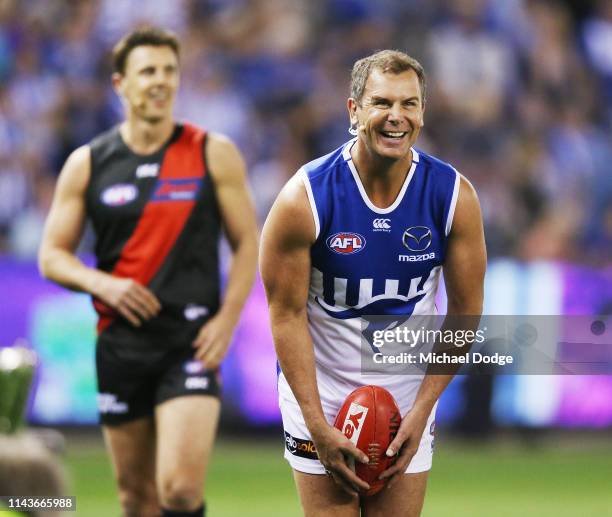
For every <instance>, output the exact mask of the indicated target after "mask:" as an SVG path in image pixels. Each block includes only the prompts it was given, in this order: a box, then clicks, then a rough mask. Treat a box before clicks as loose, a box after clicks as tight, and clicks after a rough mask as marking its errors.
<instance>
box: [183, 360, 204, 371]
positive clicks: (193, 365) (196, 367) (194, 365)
mask: <svg viewBox="0 0 612 517" xmlns="http://www.w3.org/2000/svg"><path fill="white" fill-rule="evenodd" d="M183 370H184V372H185V373H186V374H188V375H197V374H198V373H202V372H203V371H204V365H203V364H202V362H201V361H196V360H195V359H194V360H193V361H187V362H186V363H185V364H184V365H183Z"/></svg>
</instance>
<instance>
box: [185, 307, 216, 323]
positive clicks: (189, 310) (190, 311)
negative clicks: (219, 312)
mask: <svg viewBox="0 0 612 517" xmlns="http://www.w3.org/2000/svg"><path fill="white" fill-rule="evenodd" d="M209 312H210V311H209V310H208V307H205V306H204V305H197V304H195V303H190V304H188V305H187V306H186V307H185V311H184V312H183V314H184V316H185V319H186V320H188V321H194V320H197V319H198V318H201V317H203V316H207V315H208V313H209Z"/></svg>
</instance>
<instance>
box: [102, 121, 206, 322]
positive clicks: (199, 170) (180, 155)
mask: <svg viewBox="0 0 612 517" xmlns="http://www.w3.org/2000/svg"><path fill="white" fill-rule="evenodd" d="M204 135H205V133H204V131H202V130H201V129H199V128H196V127H194V126H191V125H188V124H185V125H184V126H183V130H182V132H181V135H180V137H179V138H178V140H177V141H176V142H174V143H172V144H170V146H169V147H168V149H167V150H166V153H165V155H164V158H163V162H162V166H161V170H160V173H159V177H158V180H157V181H158V185H156V187H155V189H154V191H153V196H152V199H151V200H149V201H148V202H147V204H146V205H145V207H144V210H143V212H142V215H141V216H140V219H139V221H138V224H137V225H136V228H135V229H134V233H133V234H132V235H131V237H130V238H129V239H128V241H127V242H126V243H125V246H124V247H123V250H122V252H121V256H120V257H119V260H118V261H117V263H116V264H115V267H114V268H113V270H112V271H111V274H112V275H114V276H118V277H123V278H132V279H134V280H135V281H136V282H138V283H140V284H142V285H147V284H148V283H149V282H150V281H151V279H152V278H153V277H154V276H155V273H157V271H158V270H159V268H160V267H161V265H162V264H163V263H164V260H165V259H166V257H167V256H168V253H170V250H172V247H173V246H174V244H175V242H176V240H177V239H178V236H179V235H180V234H181V232H182V230H183V228H184V227H185V224H186V222H187V220H188V219H189V216H190V214H191V212H192V210H193V207H194V206H195V203H196V199H178V200H177V199H175V200H173V201H172V202H171V207H170V206H169V204H168V203H166V202H163V201H159V200H155V196H156V194H155V193H156V192H157V191H158V190H161V189H162V188H163V185H164V182H165V181H167V180H187V181H188V180H190V179H191V180H193V179H201V178H203V177H204V176H205V174H206V170H205V167H204V160H203V158H202V144H203V141H204ZM93 304H94V307H95V309H96V311H97V312H98V315H99V319H98V325H97V330H98V334H100V333H101V332H102V331H103V330H104V329H106V328H107V327H108V326H109V325H110V324H111V323H112V322H113V321H114V320H115V318H116V317H117V312H116V311H114V310H113V309H112V308H110V307H108V306H107V305H105V304H104V303H102V302H101V301H100V300H97V299H94V301H93Z"/></svg>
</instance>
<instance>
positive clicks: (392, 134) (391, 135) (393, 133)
mask: <svg viewBox="0 0 612 517" xmlns="http://www.w3.org/2000/svg"><path fill="white" fill-rule="evenodd" d="M380 134H381V135H383V136H384V137H386V138H394V139H396V140H400V139H402V138H404V137H405V136H406V135H407V134H408V132H407V131H381V132H380Z"/></svg>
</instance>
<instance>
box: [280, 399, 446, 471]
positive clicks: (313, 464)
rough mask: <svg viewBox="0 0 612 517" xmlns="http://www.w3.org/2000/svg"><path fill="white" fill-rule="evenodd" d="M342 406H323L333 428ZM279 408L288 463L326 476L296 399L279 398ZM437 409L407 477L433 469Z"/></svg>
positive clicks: (404, 411) (295, 467) (302, 469)
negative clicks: (332, 407)
mask: <svg viewBox="0 0 612 517" xmlns="http://www.w3.org/2000/svg"><path fill="white" fill-rule="evenodd" d="M342 402H344V400H340V401H339V402H338V407H337V408H334V409H333V410H330V409H331V408H329V409H328V408H326V407H325V405H324V406H323V411H324V413H325V418H326V419H327V421H328V422H329V424H330V425H333V424H334V420H335V419H336V414H337V412H338V411H339V409H340V406H341V405H342ZM279 406H280V410H281V415H282V417H283V428H284V431H285V459H286V460H287V461H288V462H289V465H291V468H292V469H294V470H297V471H298V472H305V473H307V474H325V468H324V467H323V464H322V463H321V462H320V461H319V459H318V456H317V452H316V449H315V446H314V444H313V442H312V439H311V436H310V432H309V431H308V428H307V427H306V423H305V422H304V417H303V416H302V410H301V409H300V407H299V405H298V403H297V401H295V399H294V400H288V399H287V398H286V397H283V396H280V397H279ZM436 407H437V403H436V406H434V408H433V410H432V412H431V414H430V415H429V419H428V420H427V425H426V426H425V431H424V432H423V436H422V437H421V443H420V444H419V448H418V450H417V452H416V454H415V455H414V456H413V458H412V461H411V462H410V464H409V465H408V468H407V469H406V473H407V474H415V473H417V472H425V471H427V470H430V469H431V461H432V456H433V447H434V428H435V415H436ZM408 409H410V408H409V407H408V408H403V407H401V406H400V410H401V411H402V414H405V413H406V412H407V411H408Z"/></svg>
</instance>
